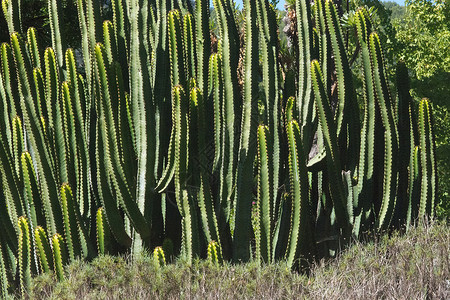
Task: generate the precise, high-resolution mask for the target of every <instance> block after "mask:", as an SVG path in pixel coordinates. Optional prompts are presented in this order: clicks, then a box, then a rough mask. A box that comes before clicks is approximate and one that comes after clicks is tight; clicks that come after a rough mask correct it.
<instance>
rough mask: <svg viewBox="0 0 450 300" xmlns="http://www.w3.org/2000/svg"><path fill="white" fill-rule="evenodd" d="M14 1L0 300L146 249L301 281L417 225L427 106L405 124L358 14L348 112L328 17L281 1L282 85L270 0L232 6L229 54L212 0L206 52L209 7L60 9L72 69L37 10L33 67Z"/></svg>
mask: <svg viewBox="0 0 450 300" xmlns="http://www.w3.org/2000/svg"><path fill="white" fill-rule="evenodd" d="M20 2H21V1H19V0H15V1H12V0H3V1H2V8H3V13H4V17H5V18H6V20H7V23H8V28H9V30H10V32H11V33H10V37H11V39H10V42H9V43H3V44H2V45H1V53H0V62H1V64H0V68H1V70H0V100H1V101H0V107H1V113H2V117H1V118H0V174H1V177H0V183H1V186H2V193H0V220H1V224H2V229H3V230H2V231H1V233H0V272H1V274H0V280H1V287H2V296H3V297H6V295H7V294H8V290H9V289H10V288H13V287H15V286H16V285H17V286H18V287H20V290H21V292H22V295H24V293H26V290H27V288H28V287H29V285H30V280H31V279H30V278H31V275H32V274H39V273H42V272H50V271H53V272H55V274H56V275H57V278H58V279H59V280H62V279H63V278H64V265H65V264H67V263H69V262H71V261H73V260H75V259H77V258H86V259H92V258H93V257H95V256H96V255H99V254H105V253H110V254H115V253H123V252H130V253H131V254H133V255H134V254H137V253H139V252H140V251H142V250H143V249H155V250H154V252H153V253H154V260H155V262H156V263H157V264H158V265H161V266H162V265H164V264H165V261H166V258H165V256H164V252H163V250H162V248H161V247H158V245H161V244H162V243H163V241H171V244H173V248H174V251H175V254H176V255H178V254H179V255H181V256H184V257H185V259H186V261H188V262H190V261H191V260H192V259H193V258H194V257H207V258H208V259H209V260H210V261H211V262H214V263H218V262H221V261H222V260H232V261H235V262H239V261H248V260H250V259H256V260H258V261H259V262H261V263H263V262H265V263H270V262H274V261H276V260H281V259H285V260H287V262H288V264H289V265H290V266H292V267H302V266H303V265H304V263H303V262H307V261H308V260H309V259H311V258H313V257H323V256H328V255H333V254H334V253H335V252H336V250H338V249H339V248H341V247H342V246H343V245H345V243H347V241H348V240H349V239H350V238H351V237H355V238H357V237H358V236H360V234H362V233H364V232H365V231H367V230H373V229H376V230H384V229H387V228H389V227H390V226H391V225H395V224H399V222H400V223H407V224H410V223H412V222H413V221H414V220H415V219H416V218H421V219H422V218H424V216H425V215H427V216H430V217H433V209H434V203H435V196H436V189H437V185H436V182H437V179H436V164H435V145H434V138H433V127H432V123H433V121H432V112H431V108H432V105H431V103H430V102H429V101H428V100H427V99H424V100H422V102H421V103H420V105H419V110H418V116H416V114H415V112H414V111H415V107H414V103H413V102H412V99H411V96H410V95H409V83H408V76H407V71H406V69H405V67H404V65H402V64H400V65H399V68H398V76H397V77H398V82H397V89H398V91H397V92H396V93H392V92H391V91H390V87H389V86H390V85H389V83H388V81H387V77H386V70H385V66H384V59H383V52H382V48H381V45H380V40H379V38H378V35H377V33H376V32H374V31H373V29H372V24H371V20H370V17H369V15H368V12H367V11H366V10H365V9H360V10H359V11H358V12H357V13H356V34H357V37H358V43H359V48H360V49H361V51H360V52H361V53H360V56H361V64H360V66H358V67H360V68H361V72H362V74H363V95H362V97H361V99H358V96H357V93H356V92H355V88H354V86H353V79H352V71H351V68H350V64H349V60H348V53H347V49H346V46H345V39H344V36H343V33H342V29H341V27H340V24H339V17H338V14H337V9H336V7H335V5H334V4H333V2H332V1H331V0H317V1H315V2H316V3H315V5H314V6H312V5H311V4H310V1H306V0H297V1H295V3H296V5H295V8H293V9H295V10H296V16H297V24H298V25H297V36H298V39H297V40H296V44H294V45H293V47H295V48H296V49H297V50H296V53H298V65H297V66H295V68H294V69H295V70H294V71H295V76H294V77H293V76H292V74H286V73H285V72H284V71H282V65H281V62H280V59H279V37H278V33H277V32H278V31H277V30H278V28H277V16H276V11H275V9H274V7H273V6H272V5H271V4H270V3H269V1H268V0H257V1H251V0H245V1H244V14H243V16H244V24H243V29H242V33H243V38H241V36H240V28H238V20H237V17H236V11H235V10H234V5H233V1H230V0H214V1H213V4H214V11H215V18H216V19H215V22H216V24H217V25H218V36H217V38H218V43H217V52H215V47H213V45H212V42H211V31H210V28H209V24H210V20H211V16H210V8H209V5H208V1H202V0H197V1H195V6H193V5H192V4H191V2H190V1H184V0H178V1H165V0H156V1H137V0H112V1H111V2H112V9H113V19H112V20H104V21H103V20H102V16H101V14H100V7H99V2H98V1H93V0H86V1H81V0H79V1H76V5H77V9H78V21H79V25H80V32H81V45H82V47H81V51H80V52H81V53H82V58H81V59H82V61H83V67H82V68H81V67H80V64H79V62H78V63H77V59H76V55H75V51H74V50H72V49H70V48H68V47H67V45H66V44H65V42H64V37H63V36H61V33H60V30H59V26H60V25H59V19H60V17H61V14H63V13H64V11H63V10H62V9H61V7H60V6H61V4H60V3H59V2H58V1H55V0H49V1H48V5H49V13H50V16H49V18H50V25H51V36H52V47H48V48H45V50H44V51H43V53H42V50H43V48H42V45H39V44H38V40H37V34H36V29H34V28H29V29H28V30H27V32H26V33H25V32H22V26H21V17H20ZM102 22H103V23H102ZM42 54H43V55H42ZM239 69H241V70H239ZM238 74H240V75H238ZM395 94H396V95H397V97H395V96H394V95H395ZM359 103H364V108H363V109H360V106H359ZM360 115H361V117H362V120H360ZM253 204H254V205H253ZM252 218H253V220H252ZM155 247H156V248H155Z"/></svg>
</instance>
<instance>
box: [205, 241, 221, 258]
mask: <svg viewBox="0 0 450 300" xmlns="http://www.w3.org/2000/svg"><path fill="white" fill-rule="evenodd" d="M218 247H219V245H218V244H217V242H216V241H211V242H209V244H208V250H207V252H208V260H209V261H210V262H211V263H213V264H219V263H220V262H221V257H220V251H219V249H218Z"/></svg>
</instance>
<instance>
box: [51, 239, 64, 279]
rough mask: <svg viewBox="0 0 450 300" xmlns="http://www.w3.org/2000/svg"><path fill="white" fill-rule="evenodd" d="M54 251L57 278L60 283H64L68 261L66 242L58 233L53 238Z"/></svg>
mask: <svg viewBox="0 0 450 300" xmlns="http://www.w3.org/2000/svg"><path fill="white" fill-rule="evenodd" d="M52 249H53V265H54V266H55V273H56V278H58V280H59V281H62V280H64V264H65V263H66V261H67V257H66V255H67V254H66V249H65V247H64V240H63V238H62V236H61V235H60V234H58V233H57V234H55V235H54V236H53V237H52Z"/></svg>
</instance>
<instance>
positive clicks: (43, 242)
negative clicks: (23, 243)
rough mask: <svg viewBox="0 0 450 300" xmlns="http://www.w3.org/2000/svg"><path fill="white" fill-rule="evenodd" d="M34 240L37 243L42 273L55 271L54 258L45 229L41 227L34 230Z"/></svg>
mask: <svg viewBox="0 0 450 300" xmlns="http://www.w3.org/2000/svg"><path fill="white" fill-rule="evenodd" d="M34 239H35V241H36V246H37V247H36V248H37V251H38V253H37V254H38V256H39V262H40V266H41V271H42V272H48V271H50V270H52V269H53V256H52V250H51V248H50V244H49V242H48V239H47V235H46V234H45V230H44V228H42V227H41V226H38V227H36V229H35V230H34Z"/></svg>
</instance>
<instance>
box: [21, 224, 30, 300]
mask: <svg viewBox="0 0 450 300" xmlns="http://www.w3.org/2000/svg"><path fill="white" fill-rule="evenodd" d="M19 279H20V292H21V294H22V297H24V296H25V294H26V291H27V290H29V288H30V286H31V240H30V227H29V225H28V221H27V219H26V218H25V217H23V216H22V217H20V218H19Z"/></svg>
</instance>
